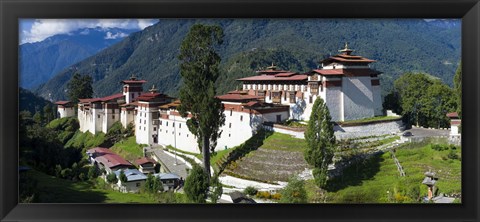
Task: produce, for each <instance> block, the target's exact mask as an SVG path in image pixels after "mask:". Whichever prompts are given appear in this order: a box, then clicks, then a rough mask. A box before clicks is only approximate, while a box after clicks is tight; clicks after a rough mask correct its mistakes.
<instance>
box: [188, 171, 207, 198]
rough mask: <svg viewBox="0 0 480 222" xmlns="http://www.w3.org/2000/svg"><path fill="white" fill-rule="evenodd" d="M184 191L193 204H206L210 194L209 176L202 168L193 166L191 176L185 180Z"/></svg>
mask: <svg viewBox="0 0 480 222" xmlns="http://www.w3.org/2000/svg"><path fill="white" fill-rule="evenodd" d="M183 190H184V191H185V194H186V195H187V198H188V200H190V201H191V202H194V203H205V199H206V198H207V192H208V175H207V173H206V172H205V170H204V169H203V168H202V167H201V166H199V165H197V164H194V165H193V168H192V170H190V174H189V175H188V176H187V178H186V179H185V186H184V187H183Z"/></svg>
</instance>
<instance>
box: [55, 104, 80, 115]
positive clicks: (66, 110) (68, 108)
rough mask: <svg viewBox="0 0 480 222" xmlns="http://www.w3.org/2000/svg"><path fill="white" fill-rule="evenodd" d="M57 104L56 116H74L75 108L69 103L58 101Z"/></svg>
mask: <svg viewBox="0 0 480 222" xmlns="http://www.w3.org/2000/svg"><path fill="white" fill-rule="evenodd" d="M55 104H57V116H58V117H59V118H64V117H71V116H75V107H74V105H73V103H72V102H70V101H58V102H56V103H55Z"/></svg>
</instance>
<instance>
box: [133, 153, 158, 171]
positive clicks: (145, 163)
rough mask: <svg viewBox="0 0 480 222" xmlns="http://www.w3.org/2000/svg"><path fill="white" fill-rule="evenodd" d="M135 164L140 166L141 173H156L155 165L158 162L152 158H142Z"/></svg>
mask: <svg viewBox="0 0 480 222" xmlns="http://www.w3.org/2000/svg"><path fill="white" fill-rule="evenodd" d="M135 163H136V164H137V165H138V168H139V170H140V172H142V173H155V165H156V164H157V161H155V160H154V159H152V158H150V157H142V158H140V159H137V160H135Z"/></svg>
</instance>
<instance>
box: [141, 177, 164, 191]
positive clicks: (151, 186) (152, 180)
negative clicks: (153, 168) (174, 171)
mask: <svg viewBox="0 0 480 222" xmlns="http://www.w3.org/2000/svg"><path fill="white" fill-rule="evenodd" d="M144 188H145V191H146V192H148V193H152V194H154V193H157V192H158V191H163V183H162V181H161V180H160V178H159V177H156V176H154V175H152V174H148V175H147V180H146V181H145V185H144Z"/></svg>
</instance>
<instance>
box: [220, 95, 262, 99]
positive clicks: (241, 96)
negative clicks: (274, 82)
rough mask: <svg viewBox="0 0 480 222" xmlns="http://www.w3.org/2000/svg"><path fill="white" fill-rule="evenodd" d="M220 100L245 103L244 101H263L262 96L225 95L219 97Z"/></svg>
mask: <svg viewBox="0 0 480 222" xmlns="http://www.w3.org/2000/svg"><path fill="white" fill-rule="evenodd" d="M217 98H218V99H220V100H224V101H225V100H227V101H243V100H257V99H261V98H262V97H261V96H253V95H245V94H225V95H221V96H217Z"/></svg>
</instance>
